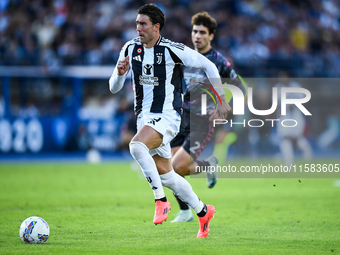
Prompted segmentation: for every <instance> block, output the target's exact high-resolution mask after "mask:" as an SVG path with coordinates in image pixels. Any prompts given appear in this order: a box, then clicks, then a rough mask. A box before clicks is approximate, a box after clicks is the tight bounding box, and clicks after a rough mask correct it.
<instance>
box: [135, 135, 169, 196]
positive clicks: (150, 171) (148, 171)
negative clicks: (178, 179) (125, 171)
mask: <svg viewBox="0 0 340 255" xmlns="http://www.w3.org/2000/svg"><path fill="white" fill-rule="evenodd" d="M129 147H130V153H131V155H132V157H133V158H134V159H135V160H136V161H137V163H138V165H139V166H140V168H141V169H142V171H143V174H144V176H145V177H146V180H147V181H148V182H149V184H150V187H151V188H152V190H153V193H154V195H155V199H160V198H163V197H165V195H164V190H163V186H162V182H161V178H160V177H159V174H158V171H157V167H156V164H155V161H154V160H153V158H152V157H151V155H150V153H149V149H148V147H146V145H145V144H144V143H142V142H138V141H132V142H130V144H129Z"/></svg>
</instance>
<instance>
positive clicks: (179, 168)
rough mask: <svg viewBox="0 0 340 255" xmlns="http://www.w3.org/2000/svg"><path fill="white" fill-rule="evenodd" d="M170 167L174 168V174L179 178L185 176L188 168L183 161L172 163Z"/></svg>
mask: <svg viewBox="0 0 340 255" xmlns="http://www.w3.org/2000/svg"><path fill="white" fill-rule="evenodd" d="M172 167H173V168H174V170H175V172H176V173H178V174H179V175H181V176H185V175H186V172H187V170H188V168H189V166H188V165H187V164H185V163H184V162H183V161H177V162H173V163H172Z"/></svg>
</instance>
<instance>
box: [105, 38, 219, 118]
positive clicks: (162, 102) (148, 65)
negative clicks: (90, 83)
mask: <svg viewBox="0 0 340 255" xmlns="http://www.w3.org/2000/svg"><path fill="white" fill-rule="evenodd" d="M126 56H129V69H131V75H132V77H131V80H132V85H133V89H134V93H135V98H134V103H135V114H136V115H137V116H138V115H139V114H140V113H141V112H153V113H162V112H164V111H168V110H176V111H180V109H181V107H182V97H181V93H182V78H183V75H182V70H181V67H180V65H185V66H189V67H194V68H200V69H203V70H205V71H206V73H207V76H208V77H209V78H219V77H220V76H219V73H218V70H217V68H216V67H215V65H214V64H213V63H212V62H210V61H209V60H208V59H207V58H205V57H204V56H203V55H201V54H199V53H198V52H196V51H194V50H192V49H190V48H189V47H187V46H185V45H184V44H181V43H175V42H172V41H170V40H168V39H165V38H163V37H162V36H160V37H159V39H158V41H157V43H156V44H155V46H154V47H152V48H145V47H144V46H143V45H142V44H141V43H140V42H139V38H135V39H133V40H131V41H129V42H127V43H126V44H125V45H124V46H123V48H122V50H121V52H120V55H119V60H121V59H124V58H125V57H126ZM127 73H128V72H126V73H125V75H123V76H119V75H118V72H117V68H115V69H114V71H113V74H112V76H111V78H110V82H109V83H110V90H111V92H112V93H116V92H118V91H119V90H120V89H121V88H122V86H123V83H124V81H125V78H126V75H127Z"/></svg>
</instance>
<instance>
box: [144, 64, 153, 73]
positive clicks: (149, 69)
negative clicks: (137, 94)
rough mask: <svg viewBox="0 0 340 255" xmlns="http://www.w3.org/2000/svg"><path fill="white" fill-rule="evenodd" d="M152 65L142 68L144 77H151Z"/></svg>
mask: <svg viewBox="0 0 340 255" xmlns="http://www.w3.org/2000/svg"><path fill="white" fill-rule="evenodd" d="M151 71H152V65H149V64H146V65H144V66H143V73H144V74H146V75H151Z"/></svg>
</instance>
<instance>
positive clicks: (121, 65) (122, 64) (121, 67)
mask: <svg viewBox="0 0 340 255" xmlns="http://www.w3.org/2000/svg"><path fill="white" fill-rule="evenodd" d="M117 69H118V75H123V74H125V73H126V71H127V70H128V69H129V56H126V58H123V59H122V60H119V61H118V63H117Z"/></svg>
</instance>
